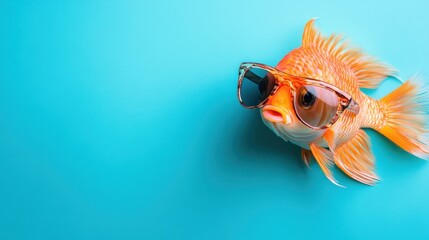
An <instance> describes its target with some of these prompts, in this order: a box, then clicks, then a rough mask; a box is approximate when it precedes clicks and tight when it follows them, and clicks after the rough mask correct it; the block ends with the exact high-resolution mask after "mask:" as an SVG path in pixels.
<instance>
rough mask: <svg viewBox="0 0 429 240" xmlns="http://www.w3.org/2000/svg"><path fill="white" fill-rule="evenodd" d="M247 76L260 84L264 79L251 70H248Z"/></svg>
mask: <svg viewBox="0 0 429 240" xmlns="http://www.w3.org/2000/svg"><path fill="white" fill-rule="evenodd" d="M246 78H247V79H250V80H251V81H252V82H254V83H256V84H259V83H260V82H261V79H262V78H261V77H259V76H258V75H256V74H254V73H252V72H251V71H247V73H246Z"/></svg>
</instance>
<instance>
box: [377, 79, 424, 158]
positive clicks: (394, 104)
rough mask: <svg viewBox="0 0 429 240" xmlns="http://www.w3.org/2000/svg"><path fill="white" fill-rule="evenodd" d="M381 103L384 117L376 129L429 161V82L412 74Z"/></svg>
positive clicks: (405, 148) (408, 150)
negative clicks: (382, 122) (411, 76)
mask: <svg viewBox="0 0 429 240" xmlns="http://www.w3.org/2000/svg"><path fill="white" fill-rule="evenodd" d="M380 103H381V105H382V112H383V113H384V116H385V119H383V120H384V124H382V125H381V126H379V127H376V128H375V129H376V130H377V131H379V132H380V133H381V134H383V135H384V136H386V137H387V138H389V139H390V140H391V141H393V142H394V143H396V144H397V145H398V146H399V147H401V148H403V149H404V150H405V151H407V152H409V153H411V154H413V155H415V156H417V157H419V158H423V159H426V160H429V129H428V125H427V124H428V122H429V84H428V83H425V82H424V81H423V80H422V79H421V77H418V76H416V77H413V78H411V79H410V80H408V81H406V82H405V83H404V84H402V85H401V86H400V87H399V88H397V89H395V90H394V91H393V92H391V93H390V94H388V95H387V96H385V97H384V98H382V99H381V100H380Z"/></svg>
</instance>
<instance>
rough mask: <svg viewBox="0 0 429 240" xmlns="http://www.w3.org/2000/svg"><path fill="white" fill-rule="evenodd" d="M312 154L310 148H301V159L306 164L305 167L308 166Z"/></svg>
mask: <svg viewBox="0 0 429 240" xmlns="http://www.w3.org/2000/svg"><path fill="white" fill-rule="evenodd" d="M312 156H313V154H311V151H310V150H307V149H304V148H303V149H301V157H302V160H303V161H304V163H305V165H307V167H310V162H311V157H312Z"/></svg>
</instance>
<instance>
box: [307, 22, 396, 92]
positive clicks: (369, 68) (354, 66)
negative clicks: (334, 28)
mask: <svg viewBox="0 0 429 240" xmlns="http://www.w3.org/2000/svg"><path fill="white" fill-rule="evenodd" d="M314 21H315V19H311V20H310V21H308V23H307V24H306V25H305V28H304V34H303V36H302V47H303V48H318V49H320V50H322V51H325V52H326V53H327V54H328V55H330V56H331V57H333V58H336V59H338V60H339V61H341V62H343V63H344V64H346V65H347V66H348V67H350V69H351V70H352V71H353V72H354V74H355V76H356V77H357V79H358V84H359V87H361V88H376V87H377V86H378V85H379V84H380V82H381V81H382V80H383V79H385V78H386V77H387V76H392V75H393V74H394V72H395V70H394V69H393V68H391V67H389V66H387V65H385V64H383V63H380V62H378V61H376V60H375V59H374V58H372V57H370V56H367V55H365V54H364V53H363V52H362V51H361V50H359V49H355V48H351V47H350V46H349V44H348V43H347V42H343V41H342V36H341V35H335V34H332V35H330V36H329V37H324V36H322V35H321V34H320V32H319V31H317V29H315V28H314Z"/></svg>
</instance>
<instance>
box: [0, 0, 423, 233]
mask: <svg viewBox="0 0 429 240" xmlns="http://www.w3.org/2000/svg"><path fill="white" fill-rule="evenodd" d="M427 9H428V4H427V3H426V2H424V1H414V2H409V1H408V2H392V1H390V2H387V1H379V2H373V1H361V2H351V3H345V2H343V1H327V2H326V1H325V2H323V3H322V2H310V1H300V2H296V1H294V2H288V1H276V0H273V1H266V2H264V3H262V2H258V1H232V2H231V1H216V2H196V1H188V0H185V1H181V2H174V1H168V0H164V1H155V2H149V1H132V0H130V1H115V0H109V1H61V2H52V1H44V0H41V1H1V2H0V43H1V44H0V239H315V238H316V239H344V238H347V239H367V238H370V239H375V238H380V239H408V238H411V239H427V238H428V237H429V230H428V228H427V223H428V221H429V218H428V215H429V208H428V202H429V190H428V184H427V183H428V182H429V166H428V164H427V163H426V162H425V161H423V160H420V159H417V158H415V157H413V156H412V155H410V154H408V153H406V152H404V151H403V150H401V149H399V148H398V147H396V146H395V145H394V144H392V143H391V142H389V141H388V140H387V139H385V138H384V137H382V136H380V135H378V134H377V133H375V132H374V131H370V130H368V131H367V132H368V133H369V135H370V137H371V142H372V146H373V147H372V149H373V152H374V154H375V156H376V159H377V162H376V165H377V173H378V174H379V175H380V177H381V179H382V181H381V182H380V183H378V184H377V185H376V186H375V187H368V186H364V185H362V184H359V183H357V182H354V181H352V180H350V179H348V178H347V177H346V176H344V174H343V173H341V172H340V171H335V175H336V178H337V179H338V180H339V181H340V183H341V184H343V185H345V186H347V187H348V188H347V189H343V188H338V187H336V186H334V185H333V184H331V183H330V182H329V181H328V180H327V179H326V178H325V177H324V176H323V174H322V172H321V170H320V169H319V167H318V166H317V164H315V163H313V164H311V168H310V169H308V168H307V167H306V166H305V165H304V164H303V162H302V161H301V159H300V150H299V148H298V147H296V146H293V145H291V144H289V143H286V142H284V141H282V140H281V139H280V138H277V137H276V136H275V135H274V134H273V133H272V132H271V131H270V130H269V129H267V128H266V127H265V126H264V125H263V123H262V122H261V120H260V119H259V113H258V112H257V111H250V110H246V109H243V108H242V107H240V105H239V104H238V101H237V99H236V84H237V83H236V81H237V70H238V66H239V64H240V63H241V62H243V61H256V62H263V63H266V64H270V65H275V64H276V63H277V62H278V61H279V60H280V59H281V58H282V57H283V56H284V55H285V54H286V53H287V52H288V51H290V50H292V49H293V48H295V47H298V46H299V45H300V40H301V39H300V38H301V34H302V30H303V27H304V24H305V23H306V22H307V21H308V20H309V19H310V18H313V17H320V18H319V20H318V21H317V25H318V26H320V29H321V30H322V32H324V33H331V32H341V33H345V35H346V36H348V37H349V38H350V39H351V41H352V43H354V44H355V45H356V46H359V47H362V48H363V49H364V50H365V51H367V52H369V53H371V54H373V55H374V56H376V57H377V58H379V59H381V60H383V61H386V62H388V63H390V64H392V65H393V66H394V67H396V68H397V69H399V70H400V77H402V78H407V77H409V76H411V75H412V74H414V73H415V72H417V71H421V72H422V73H423V74H426V75H427V76H429V72H428V65H427V63H428V56H429V48H428V47H427V43H428V42H429V33H428V32H427V30H426V29H428V24H427V23H428V21H427V19H426V18H427V17H426V16H427V13H426V11H427ZM397 86H399V83H398V82H397V81H395V80H392V79H387V80H386V81H385V82H383V83H382V84H381V86H380V88H379V89H377V90H374V91H367V93H368V94H369V95H371V96H373V97H376V98H380V97H382V96H384V95H386V94H387V93H389V92H390V91H392V90H393V89H394V88H396V87H397Z"/></svg>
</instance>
